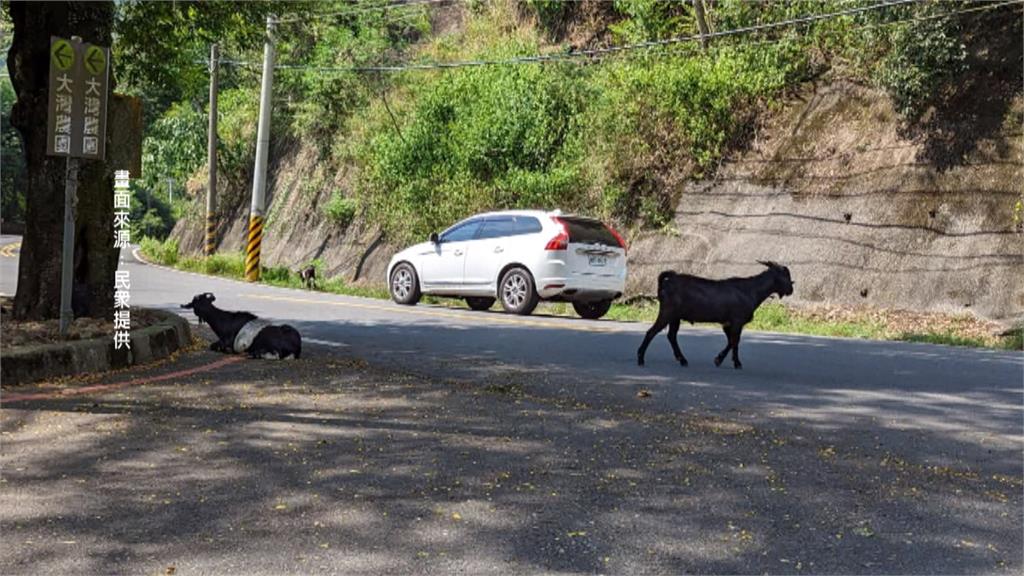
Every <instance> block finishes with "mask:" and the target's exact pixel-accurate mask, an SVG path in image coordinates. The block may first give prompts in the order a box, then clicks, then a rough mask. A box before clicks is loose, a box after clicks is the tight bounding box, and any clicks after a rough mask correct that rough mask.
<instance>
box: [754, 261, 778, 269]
mask: <svg viewBox="0 0 1024 576" xmlns="http://www.w3.org/2000/svg"><path fill="white" fill-rule="evenodd" d="M757 263H758V264H760V265H762V266H767V267H769V268H775V267H776V266H778V264H776V263H775V262H772V261H771V260H758V261H757Z"/></svg>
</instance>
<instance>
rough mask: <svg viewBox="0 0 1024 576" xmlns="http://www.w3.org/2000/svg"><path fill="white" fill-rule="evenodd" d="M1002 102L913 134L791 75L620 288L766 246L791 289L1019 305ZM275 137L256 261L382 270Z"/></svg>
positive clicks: (718, 268) (236, 237)
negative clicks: (775, 103) (798, 85)
mask: <svg viewBox="0 0 1024 576" xmlns="http://www.w3.org/2000/svg"><path fill="white" fill-rule="evenodd" d="M1004 101H1005V102H1007V103H1008V105H1009V108H1008V109H1007V108H1006V106H1002V107H999V106H993V107H991V108H990V109H989V110H986V111H983V112H981V117H978V116H975V117H973V118H967V119H963V120H962V121H963V122H967V123H970V125H966V126H965V125H952V126H947V127H946V130H947V131H945V132H944V131H943V130H942V129H939V130H936V131H932V132H930V133H929V134H928V135H927V136H918V137H915V136H911V135H905V134H902V133H901V131H900V130H899V123H898V121H897V119H896V117H895V114H894V112H893V110H892V106H891V104H890V103H889V101H888V99H887V98H885V97H884V95H882V94H880V93H878V92H876V91H873V90H870V89H867V88H863V87H859V86H853V85H849V84H832V85H822V86H817V87H815V86H809V87H807V89H806V90H805V91H804V92H803V94H802V95H801V96H798V97H795V98H793V99H792V100H791V101H790V103H789V104H787V105H786V106H785V107H783V108H782V109H781V110H779V111H777V112H776V113H773V114H772V115H771V117H770V118H768V119H767V120H766V122H765V124H764V125H763V126H761V127H760V128H759V129H758V130H757V135H756V136H755V138H754V140H753V142H752V144H751V146H750V147H749V149H748V150H746V151H744V152H742V153H738V154H736V155H735V156H734V157H733V158H731V159H729V160H727V161H726V162H724V163H723V164H722V166H721V167H720V169H719V170H718V173H717V175H716V177H715V178H714V179H713V180H710V181H704V182H696V183H689V184H686V185H685V186H684V189H683V190H682V191H681V193H680V200H679V203H678V206H677V209H676V216H675V222H674V230H668V231H661V232H645V233H642V234H640V235H638V236H636V237H635V238H634V239H633V241H632V242H631V246H630V254H629V258H630V279H629V283H628V287H627V288H628V292H629V294H650V293H653V286H654V279H655V278H656V276H657V274H658V273H659V272H660V271H662V270H664V269H676V270H680V271H686V272H691V273H695V274H700V275H705V276H709V277H726V276H732V275H747V274H752V273H755V272H756V271H758V269H759V266H758V265H757V264H756V263H755V260H757V259H771V260H777V261H779V262H783V263H785V264H787V265H789V266H790V268H791V269H792V271H793V275H794V278H795V279H796V281H797V286H796V293H795V294H794V298H793V301H794V302H796V303H818V302H823V303H831V304H869V305H873V306H878V307H883V308H902V309H912V310H922V311H941V312H963V311H972V312H974V313H976V314H979V315H981V316H984V317H989V318H999V319H1005V318H1015V317H1019V316H1022V315H1024V235H1022V234H1021V228H1020V223H1019V216H1020V215H1019V214H1018V216H1017V217H1016V219H1015V205H1016V204H1017V202H1018V201H1020V200H1021V199H1022V193H1024V192H1022V184H1021V183H1022V182H1024V142H1022V129H1021V127H1022V123H1024V98H1022V97H1021V96H1020V95H1019V94H1018V95H1017V96H1016V97H1015V98H1009V99H1005V100H1004ZM978 126H981V127H982V128H984V129H979V128H978ZM949 130H952V131H953V132H952V133H953V134H955V135H956V136H955V137H954V136H951V135H950V134H951V133H950V132H949ZM276 152H277V154H276V155H277V159H276V161H275V162H273V165H272V170H271V175H270V185H269V193H268V198H269V202H268V205H269V206H270V209H269V211H268V214H269V217H268V220H269V223H268V226H267V231H266V232H265V236H264V241H263V258H264V264H265V265H286V266H289V267H291V268H293V269H295V268H298V267H299V266H300V265H302V264H304V263H306V262H308V261H309V260H311V259H313V258H321V259H322V260H323V261H324V263H325V265H326V266H325V268H326V270H327V272H328V273H329V274H331V275H341V276H342V277H344V278H345V279H346V280H349V281H356V282H360V283H369V284H375V285H383V284H384V282H385V279H384V270H385V267H386V266H387V261H388V259H389V258H390V256H391V254H392V253H393V252H394V250H395V248H396V247H394V246H389V245H388V244H387V243H386V242H385V241H383V240H382V239H381V237H380V234H379V231H378V230H377V229H376V227H375V226H374V225H373V224H372V222H367V221H366V220H365V219H364V218H362V217H360V216H357V217H356V219H355V221H354V222H353V223H352V224H351V225H349V226H348V227H347V228H343V227H340V226H338V225H336V224H333V223H331V222H330V221H329V220H328V219H327V218H326V217H325V216H324V212H323V205H324V203H326V202H327V201H328V200H329V199H330V197H331V195H332V193H334V191H335V190H341V191H344V192H346V193H347V192H349V191H350V190H349V188H350V186H349V183H350V182H351V180H352V179H351V177H350V174H348V173H347V172H346V171H343V172H341V173H338V174H326V173H324V168H323V166H322V165H320V164H319V163H318V159H317V156H316V153H315V152H314V151H312V150H311V149H309V148H306V147H304V146H301V145H300V146H296V147H293V148H292V149H289V150H278V151H276ZM954 152H955V154H954ZM937 159H940V160H941V161H939V160H937ZM249 185H250V186H251V184H249ZM246 190H248V188H246ZM196 192H198V193H199V195H200V196H201V195H202V192H203V190H201V189H197V190H196ZM226 196H227V197H229V198H231V197H233V198H235V200H234V204H235V205H234V206H231V207H229V209H228V210H227V212H228V214H227V220H226V221H227V222H228V224H229V227H228V228H227V229H226V232H225V233H224V234H223V235H222V242H221V249H222V250H240V249H242V246H243V238H244V237H245V222H246V218H247V216H248V210H249V203H248V199H247V198H248V194H247V193H244V194H234V195H232V194H228V195H226ZM173 234H174V236H175V237H177V238H179V239H180V240H181V242H182V247H183V249H185V250H187V251H191V252H196V253H197V252H199V251H200V249H201V246H202V226H201V225H200V220H199V219H197V218H191V219H186V220H183V221H181V222H179V224H178V226H177V227H176V228H175V230H174V233H173Z"/></svg>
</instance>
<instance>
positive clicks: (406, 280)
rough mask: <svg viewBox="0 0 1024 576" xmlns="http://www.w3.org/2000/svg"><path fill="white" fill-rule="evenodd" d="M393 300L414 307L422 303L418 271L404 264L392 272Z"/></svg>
mask: <svg viewBox="0 0 1024 576" xmlns="http://www.w3.org/2000/svg"><path fill="white" fill-rule="evenodd" d="M389 284H390V287H391V299H392V300H394V301H395V302H397V303H399V304H405V305H407V306H412V305H414V304H416V303H417V302H419V301H420V295H421V294H420V282H419V278H417V277H416V269H415V268H413V267H412V265H411V264H409V263H407V262H402V263H401V264H399V265H398V266H395V269H394V270H393V271H392V272H391V282H389Z"/></svg>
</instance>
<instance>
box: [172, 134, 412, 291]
mask: <svg viewBox="0 0 1024 576" xmlns="http://www.w3.org/2000/svg"><path fill="white" fill-rule="evenodd" d="M272 155H273V156H275V158H273V161H272V162H271V166H270V169H269V179H268V183H267V218H266V222H267V223H266V226H265V230H264V233H263V249H262V254H261V259H262V264H263V265H264V266H287V267H289V268H291V269H292V270H297V269H298V268H299V267H301V266H305V265H306V264H308V263H309V262H310V261H312V260H313V259H317V258H319V259H321V260H322V261H323V263H324V271H325V273H326V274H327V275H328V276H332V277H333V276H341V277H343V278H344V279H345V280H347V281H349V282H357V283H361V284H373V285H384V284H385V278H384V275H385V273H386V269H387V264H388V260H389V259H390V258H391V254H392V253H393V252H394V250H393V249H392V248H390V247H388V246H387V245H386V244H385V242H384V239H383V237H382V236H381V234H380V231H379V230H378V228H377V227H376V226H374V225H373V224H372V223H371V222H367V221H366V219H365V218H363V217H362V216H361V215H359V214H357V215H356V217H355V219H354V220H353V221H352V223H351V224H349V225H348V226H343V225H339V224H337V223H334V222H332V221H330V220H329V219H328V218H327V217H326V216H325V213H324V205H325V204H326V203H327V202H329V201H330V199H331V196H332V195H333V194H334V193H335V191H336V190H338V191H341V192H342V193H348V192H350V184H349V182H350V180H349V178H348V173H347V171H343V172H341V173H338V174H327V173H326V169H325V165H324V164H322V163H320V161H319V158H318V155H317V151H316V150H315V149H313V148H312V147H309V146H305V145H302V144H299V145H294V146H290V147H285V148H281V149H274V150H273V151H272ZM244 184H245V186H246V188H245V190H246V193H244V194H239V193H237V192H238V191H230V192H229V193H227V194H224V198H223V200H224V202H223V203H222V206H223V218H222V227H221V230H222V232H221V234H220V244H219V247H218V250H220V251H240V250H244V249H245V240H246V237H247V234H248V232H247V225H248V224H247V223H248V218H249V209H250V199H249V196H248V191H249V190H251V186H252V181H251V179H250V180H249V181H248V182H247V183H244ZM191 188H192V192H193V193H194V194H196V195H197V197H199V198H203V197H204V195H205V193H206V190H205V185H204V183H203V182H200V181H198V180H197V181H196V182H194V183H193V186H192V187H191ZM200 222H201V218H200V217H199V216H198V213H197V214H196V215H190V217H188V218H185V219H183V220H181V221H179V222H178V224H177V225H176V226H175V228H174V231H173V232H172V233H171V236H172V237H174V238H178V239H179V241H180V243H181V249H182V251H184V252H188V253H192V254H199V253H201V252H202V246H203V234H204V228H203V227H202V226H201V225H200Z"/></svg>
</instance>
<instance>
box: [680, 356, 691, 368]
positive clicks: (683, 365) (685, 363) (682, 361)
mask: <svg viewBox="0 0 1024 576" xmlns="http://www.w3.org/2000/svg"><path fill="white" fill-rule="evenodd" d="M679 365H680V366H682V367H683V368H686V367H687V366H689V365H690V363H689V362H687V361H686V358H680V359H679Z"/></svg>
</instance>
